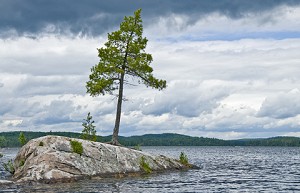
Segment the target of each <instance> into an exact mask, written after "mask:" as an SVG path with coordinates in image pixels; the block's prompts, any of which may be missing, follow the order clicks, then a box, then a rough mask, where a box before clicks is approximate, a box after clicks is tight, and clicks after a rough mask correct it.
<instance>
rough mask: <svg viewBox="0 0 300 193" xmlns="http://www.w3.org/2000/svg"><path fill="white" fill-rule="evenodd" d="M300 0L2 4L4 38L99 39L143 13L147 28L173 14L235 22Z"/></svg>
mask: <svg viewBox="0 0 300 193" xmlns="http://www.w3.org/2000/svg"><path fill="white" fill-rule="evenodd" d="M299 4H300V1H299V0H264V1H261V0H253V1H249V0H240V1H232V0H219V1H210V0H202V1H195V0H185V1H182V0H164V1H161V0H151V1H146V0H140V1H136V0H127V1H124V0H110V1H104V0H102V1H99V0H89V1H81V0H73V1H69V0H60V1H46V0H45V1H38V0H27V1H23V0H0V5H1V6H0V30H1V31H2V33H1V36H2V37H5V36H10V35H11V34H10V33H9V32H11V31H14V33H17V35H23V34H31V35H33V36H34V35H36V34H39V33H43V32H45V30H46V31H47V32H54V33H71V34H80V33H81V34H85V35H99V34H102V33H104V32H107V31H108V30H111V28H114V27H116V26H117V25H118V24H119V23H120V21H121V20H122V18H123V17H124V16H125V15H131V14H132V12H133V11H134V10H136V9H138V8H142V9H143V18H144V21H145V24H146V25H147V23H153V22H155V19H157V18H159V17H165V16H168V15H170V14H182V15H186V16H187V17H188V18H189V19H188V21H187V25H189V23H193V22H195V21H197V20H198V19H199V17H201V16H202V15H205V14H209V13H214V12H218V13H220V14H223V15H226V16H228V17H231V18H240V17H244V16H247V15H249V13H254V14H255V13H258V14H259V13H261V12H264V11H269V10H272V9H274V8H275V7H277V6H281V5H288V6H294V5H299Z"/></svg>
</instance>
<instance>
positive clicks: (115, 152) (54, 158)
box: [12, 136, 195, 183]
mask: <svg viewBox="0 0 300 193" xmlns="http://www.w3.org/2000/svg"><path fill="white" fill-rule="evenodd" d="M71 140H76V141H78V142H80V143H82V147H83V152H82V154H81V155H80V154H78V153H75V152H73V149H72V147H71V145H70V141H71ZM142 159H143V160H144V162H145V163H146V165H148V166H149V167H150V169H151V171H153V172H155V173H156V172H164V171H171V170H187V169H190V168H195V166H193V165H183V164H181V163H180V162H179V161H178V160H175V159H172V158H168V157H166V156H162V155H160V156H153V155H150V154H148V153H145V152H142V151H138V150H134V149H129V148H126V147H120V146H113V145H110V144H106V143H100V142H91V141H86V140H82V139H73V138H68V137H61V136H45V137H40V138H37V139H33V140H30V141H29V142H28V143H27V144H26V145H25V146H23V147H22V148H21V149H20V150H19V152H18V154H17V155H16V158H15V160H14V163H13V164H14V168H15V173H14V175H13V176H12V180H13V181H14V182H17V183H22V182H42V183H56V182H72V181H76V180H80V179H86V178H108V177H125V176H137V175H142V174H145V173H147V172H146V170H145V169H144V168H143V167H142V165H141V160H142Z"/></svg>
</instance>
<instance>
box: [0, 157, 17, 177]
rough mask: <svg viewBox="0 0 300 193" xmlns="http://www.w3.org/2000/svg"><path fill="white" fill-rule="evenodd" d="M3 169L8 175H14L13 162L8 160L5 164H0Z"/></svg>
mask: <svg viewBox="0 0 300 193" xmlns="http://www.w3.org/2000/svg"><path fill="white" fill-rule="evenodd" d="M2 165H3V167H4V169H5V170H6V171H8V172H9V173H11V174H14V173H15V168H14V165H13V161H12V160H8V162H7V163H3V164H2Z"/></svg>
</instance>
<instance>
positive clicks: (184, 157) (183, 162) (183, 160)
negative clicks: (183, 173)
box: [179, 152, 189, 165]
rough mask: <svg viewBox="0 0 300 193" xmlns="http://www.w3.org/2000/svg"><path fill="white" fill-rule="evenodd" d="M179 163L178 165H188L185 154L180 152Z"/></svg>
mask: <svg viewBox="0 0 300 193" xmlns="http://www.w3.org/2000/svg"><path fill="white" fill-rule="evenodd" d="M179 161H180V163H182V164H183V165H189V160H188V157H187V155H186V154H185V153H183V152H181V153H180V156H179Z"/></svg>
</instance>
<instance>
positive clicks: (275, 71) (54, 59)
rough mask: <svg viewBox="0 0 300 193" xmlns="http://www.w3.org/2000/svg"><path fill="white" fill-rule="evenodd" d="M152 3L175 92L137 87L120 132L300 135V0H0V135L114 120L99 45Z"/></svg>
mask: <svg viewBox="0 0 300 193" xmlns="http://www.w3.org/2000/svg"><path fill="white" fill-rule="evenodd" d="M138 8H142V19H143V24H144V36H146V37H147V38H148V40H149V42H148V46H147V49H146V51H147V52H148V53H151V54H152V56H153V58H154V61H153V63H152V66H153V68H154V74H155V76H156V77H158V78H160V79H165V80H167V83H168V87H167V89H165V90H163V91H157V90H153V89H150V88H145V87H144V86H143V85H139V86H133V87H130V86H128V87H126V88H125V97H126V99H128V101H126V102H125V103H124V104H123V113H122V119H121V128H120V134H121V135H125V136H130V135H141V134H145V133H167V132H168V133H170V132H171V133H180V134H186V135H191V136H204V137H216V138H221V139H237V138H253V137H272V136H279V135H281V136H298V137H300V76H299V75H300V54H299V53H300V22H299V21H300V0H263V1H262V0H251V1H249V0H239V1H233V0H218V1H211V0H201V1H196V0H184V1H182V0H163V1H162V0H148V1H146V0H139V1H137V0H127V1H124V0H110V1H106V0H89V1H81V0H72V1H71V0H53V1H48V0H45V1H43V0H40V1H38V0H26V1H24V0H0V132H2V131H13V130H25V131H50V130H52V131H72V132H80V131H81V130H82V126H81V124H82V120H83V119H84V118H85V117H86V115H87V113H88V112H91V114H92V116H93V119H94V120H95V121H96V128H97V133H98V134H100V135H109V134H111V133H112V130H113V126H114V118H115V110H116V100H115V98H114V97H112V96H109V95H106V96H98V97H91V96H89V95H88V94H86V88H85V82H86V81H87V80H88V76H89V73H90V68H91V67H92V66H93V65H95V64H97V62H98V61H99V58H98V57H97V50H96V48H100V47H102V46H103V45H104V43H105V42H106V40H107V33H108V32H112V31H114V30H116V29H118V27H119V24H120V22H121V21H122V19H123V17H124V16H125V15H132V14H133V12H134V11H135V10H136V9H138Z"/></svg>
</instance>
